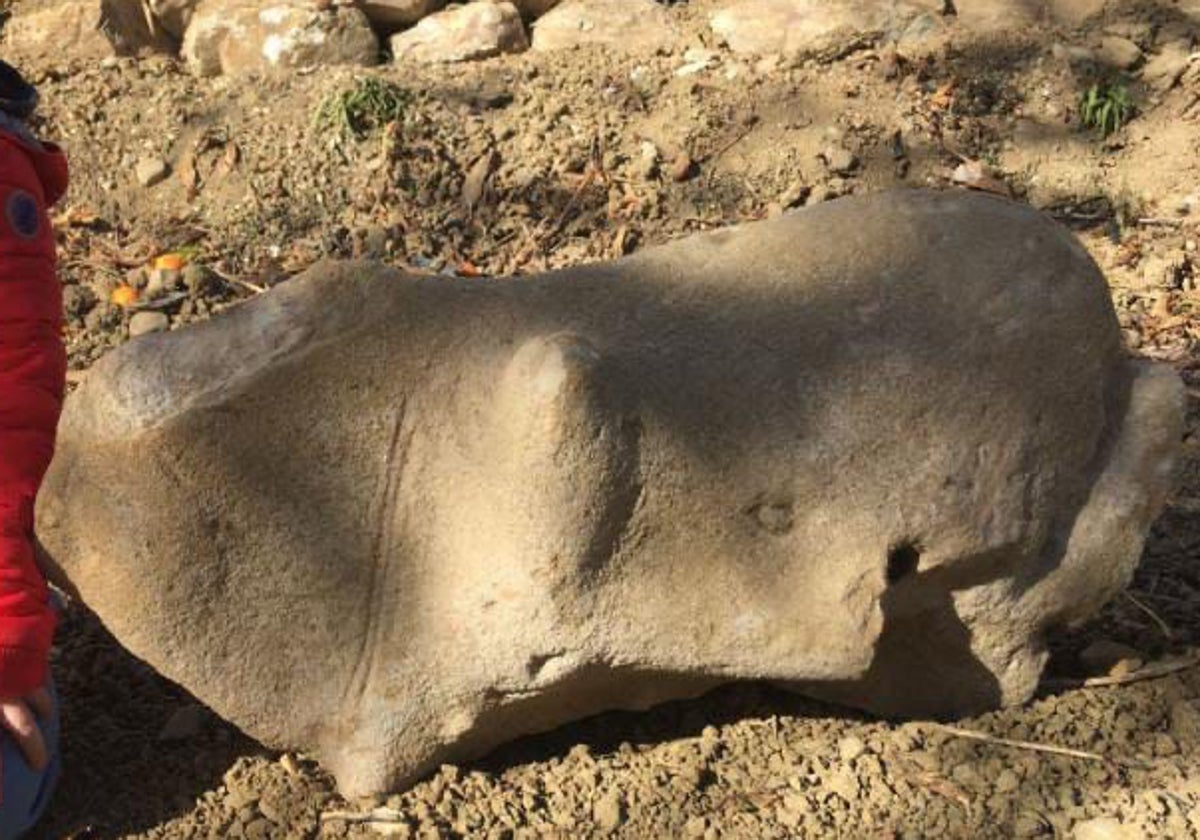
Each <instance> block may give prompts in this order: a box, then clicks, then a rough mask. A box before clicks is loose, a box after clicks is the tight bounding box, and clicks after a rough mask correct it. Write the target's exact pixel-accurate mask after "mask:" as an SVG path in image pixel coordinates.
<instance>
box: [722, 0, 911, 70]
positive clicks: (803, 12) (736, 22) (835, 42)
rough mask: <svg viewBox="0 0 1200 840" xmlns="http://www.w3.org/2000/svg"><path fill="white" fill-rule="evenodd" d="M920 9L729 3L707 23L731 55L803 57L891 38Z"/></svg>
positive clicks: (800, 1)
mask: <svg viewBox="0 0 1200 840" xmlns="http://www.w3.org/2000/svg"><path fill="white" fill-rule="evenodd" d="M920 11H921V9H920V8H919V7H917V6H915V5H912V4H909V3H905V2H894V0H838V2H832V3H831V2H829V0H733V2H731V3H728V4H726V5H725V6H724V7H722V8H720V9H719V10H717V11H716V12H714V13H713V15H712V17H711V18H710V22H711V25H712V29H713V32H714V33H716V35H717V36H718V37H719V38H721V39H722V40H723V41H724V42H725V43H727V44H728V45H729V48H730V49H732V50H733V51H734V52H737V53H749V54H754V55H767V54H773V53H775V54H782V55H793V56H807V55H816V54H819V53H823V52H827V51H830V50H838V49H841V48H843V47H845V46H847V45H848V44H850V43H853V42H854V41H855V40H856V39H859V38H863V37H867V36H874V35H879V34H891V35H893V36H896V35H898V34H899V33H901V32H902V31H903V30H904V28H905V26H906V25H907V24H908V23H909V22H911V21H912V20H913V19H914V18H915V17H916V16H917V15H918V14H919V13H920Z"/></svg>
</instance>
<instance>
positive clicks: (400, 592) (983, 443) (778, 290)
mask: <svg viewBox="0 0 1200 840" xmlns="http://www.w3.org/2000/svg"><path fill="white" fill-rule="evenodd" d="M1181 433H1182V396H1181V387H1180V383H1179V381H1178V378H1177V377H1176V375H1175V374H1174V373H1173V372H1172V371H1171V370H1170V368H1168V367H1166V366H1159V365H1155V364H1152V363H1148V362H1142V361H1132V360H1128V359H1127V358H1126V357H1125V356H1124V353H1123V350H1122V344H1121V337H1120V331H1119V327H1118V324H1117V320H1116V316H1115V314H1114V312H1113V308H1112V303H1111V299H1110V297H1109V293H1108V289H1107V286H1106V284H1105V282H1104V279H1103V277H1102V276H1101V274H1100V272H1099V271H1098V270H1097V268H1096V266H1095V265H1094V264H1093V263H1092V261H1091V260H1090V259H1089V258H1088V256H1087V254H1086V252H1085V251H1084V250H1083V249H1082V247H1081V246H1080V245H1079V244H1078V243H1077V242H1076V241H1075V239H1074V237H1073V236H1072V235H1071V234H1070V233H1069V232H1067V231H1065V230H1063V229H1061V228H1059V227H1058V226H1057V225H1055V224H1054V223H1053V222H1052V221H1050V220H1049V219H1047V218H1046V217H1044V216H1042V215H1041V214H1039V213H1037V212H1035V211H1033V210H1031V209H1029V208H1027V207H1024V206H1022V205H1018V204H1015V203H1009V202H1007V201H1004V200H1001V199H999V198H995V197H992V196H990V195H985V194H980V193H967V192H965V191H964V192H958V191H955V192H946V193H932V192H923V191H904V192H896V193H890V194H881V195H873V196H871V197H868V198H853V199H846V200H840V201H834V202H829V203H827V204H822V205H820V206H818V207H814V208H809V209H806V210H802V211H800V212H798V213H795V214H793V215H789V216H784V217H782V218H780V219H778V220H776V221H773V222H763V223H757V224H751V225H745V226H743V227H738V228H733V229H730V230H724V231H720V232H716V233H713V234H709V235H705V236H698V237H693V238H690V239H687V240H684V241H681V242H677V243H673V244H670V245H667V246H665V247H661V248H657V249H651V250H647V251H644V252H641V253H639V254H637V255H635V256H633V257H629V258H627V259H624V260H620V261H617V262H614V263H609V264H601V265H593V266H583V267H577V268H573V269H569V270H566V271H561V272H555V273H551V274H547V275H544V276H541V277H532V278H525V279H522V280H521V281H520V282H509V281H502V280H483V279H469V278H459V279H446V278H431V277H421V276H406V275H403V274H401V273H399V272H397V271H395V270H392V269H388V268H384V267H381V266H378V265H375V264H368V263H345V264H334V263H327V264H322V265H319V266H317V267H314V268H313V269H312V270H311V271H309V272H308V273H307V274H306V275H304V276H301V277H299V278H295V279H293V280H291V281H289V282H288V283H286V284H283V285H280V286H278V287H276V288H275V289H273V290H271V291H270V292H269V293H267V294H264V295H260V296H258V297H257V298H254V299H253V300H250V301H248V302H246V303H244V304H242V305H241V306H238V307H236V308H234V309H232V310H230V311H229V312H227V313H225V314H223V315H221V316H220V317H218V318H216V319H214V320H213V321H211V322H208V323H206V324H201V325H197V326H194V327H188V328H185V329H183V330H177V331H175V332H172V333H169V334H163V335H153V336H146V337H144V338H142V339H141V340H139V341H136V342H131V343H129V344H127V345H125V346H124V347H122V348H120V349H119V350H117V351H114V352H113V353H111V354H109V355H108V356H106V357H105V358H103V359H102V360H101V361H100V362H99V363H97V364H96V366H95V367H93V368H92V370H91V372H90V374H89V376H88V378H87V380H86V381H85V382H84V383H83V384H82V385H81V387H80V388H79V389H78V390H77V391H76V392H75V393H74V394H73V395H72V397H71V399H70V400H69V401H68V403H67V407H66V412H65V415H64V418H63V422H62V427H61V435H60V441H59V448H58V454H57V456H56V458H55V461H54V464H53V466H52V468H51V470H50V473H49V475H48V476H47V479H46V482H45V485H44V487H43V490H42V493H41V495H40V496H39V510H38V521H39V523H40V524H39V527H40V530H41V538H42V541H43V543H44V545H45V546H46V548H47V550H48V551H49V555H50V560H49V564H50V567H51V569H57V571H55V573H54V577H55V578H56V579H57V580H60V581H61V582H62V583H63V584H64V585H65V586H67V587H68V588H72V587H73V588H74V589H75V590H76V591H77V593H78V594H79V595H81V596H82V598H83V599H84V600H85V601H86V602H87V603H88V604H89V605H91V607H92V608H94V609H95V610H96V612H97V613H98V614H99V615H100V617H101V619H102V620H103V621H104V623H105V625H106V626H107V627H108V628H110V629H111V630H112V632H113V633H114V634H115V635H116V636H117V638H118V639H119V640H120V641H121V642H122V643H123V644H124V645H125V646H126V647H127V648H128V649H129V650H130V651H132V652H133V653H134V654H135V655H137V656H138V657H140V658H142V659H143V660H145V661H147V662H148V663H150V664H151V665H153V666H154V667H155V668H157V669H159V670H160V671H161V672H163V673H164V674H165V675H166V676H167V677H169V678H171V679H173V680H175V681H176V682H178V683H180V684H181V685H183V686H184V687H186V688H187V689H188V690H190V691H191V692H192V693H193V694H195V695H196V696H197V697H198V699H200V700H201V701H202V702H203V703H205V705H207V706H209V707H210V708H212V709H214V710H215V711H216V712H217V713H218V714H220V715H222V716H225V717H227V718H229V719H230V720H232V721H234V722H235V723H237V724H238V725H239V726H240V727H241V728H242V729H243V730H245V731H246V732H248V733H250V734H251V735H253V736H254V737H256V738H257V739H259V740H260V741H262V742H264V743H266V744H268V745H270V746H272V747H276V748H281V749H286V750H292V751H297V752H304V753H306V754H314V755H316V756H318V757H319V758H320V759H321V760H322V761H323V762H324V763H325V764H326V765H327V766H328V767H329V769H331V770H332V771H333V773H334V774H335V775H336V777H337V779H338V781H339V784H340V786H341V788H342V790H343V791H344V792H346V793H347V794H350V795H358V794H365V793H369V792H375V791H381V790H387V789H394V788H396V787H397V786H400V785H403V784H405V783H407V782H409V781H411V780H413V779H414V778H416V777H418V776H420V775H421V774H423V773H426V772H428V771H430V770H432V769H434V768H436V767H437V766H438V765H440V764H442V763H446V762H457V761H460V760H465V759H466V758H469V757H471V756H477V755H480V754H482V753H483V752H486V751H487V750H489V749H491V748H493V747H495V746H496V745H497V744H499V743H501V742H504V741H506V740H509V739H511V738H514V737H517V736H519V735H522V734H525V733H528V732H533V731H540V730H545V729H549V728H552V727H555V726H558V725H560V724H562V723H563V722H565V721H568V720H572V719H575V718H578V717H581V716H584V715H589V714H593V713H595V712H598V711H600V710H603V709H609V708H644V707H646V706H648V705H650V704H654V703H658V702H662V701H664V700H667V699H671V698H679V697H684V696H688V695H694V694H697V693H699V692H702V691H705V690H707V689H709V688H711V687H712V686H713V685H715V684H717V683H720V682H723V681H727V680H730V679H737V678H752V679H765V680H771V681H775V682H777V683H779V684H781V685H784V686H785V687H788V688H791V689H794V690H798V691H803V692H806V693H808V694H810V695H813V696H817V697H821V698H826V699H832V700H836V701H840V702H844V703H848V704H851V705H854V706H857V707H861V708H864V709H868V710H871V711H873V712H877V713H881V714H887V715H939V716H941V715H945V716H960V715H964V714H968V713H971V712H976V711H979V710H982V709H986V708H991V707H994V706H999V705H1005V704H1012V703H1020V702H1023V701H1024V700H1026V699H1027V698H1028V697H1029V696H1030V695H1031V694H1032V692H1033V691H1034V689H1035V687H1036V685H1037V683H1038V679H1039V675H1040V672H1041V669H1042V666H1043V664H1044V662H1045V658H1046V652H1045V651H1046V648H1045V645H1044V643H1043V639H1042V633H1043V628H1045V627H1047V626H1050V625H1057V624H1061V623H1064V622H1075V621H1079V620H1082V619H1083V618H1084V617H1086V616H1088V615H1089V614H1091V613H1092V612H1094V611H1095V610H1096V609H1098V608H1099V606H1100V605H1101V604H1102V603H1103V602H1104V601H1105V600H1106V599H1107V598H1109V597H1110V596H1111V595H1112V594H1114V593H1116V592H1118V591H1120V590H1121V588H1122V587H1123V586H1125V585H1126V583H1127V582H1128V580H1129V578H1130V575H1131V574H1132V570H1133V567H1134V565H1135V564H1136V562H1137V560H1138V557H1139V556H1140V552H1141V548H1142V544H1143V540H1144V537H1145V534H1146V531H1147V529H1148V527H1149V524H1150V522H1151V521H1152V520H1153V519H1154V517H1155V516H1156V514H1157V512H1158V510H1159V509H1160V506H1161V505H1162V503H1163V500H1164V497H1165V495H1166V493H1167V491H1168V488H1169V485H1170V477H1171V468H1172V460H1173V457H1174V454H1175V451H1176V448H1177V446H1178V442H1179V439H1180V436H1181ZM146 464H153V465H155V466H154V468H153V469H147V468H146ZM414 687H418V688H414ZM711 735H712V737H710V736H709V734H708V733H706V734H705V735H704V736H703V737H702V738H701V741H700V744H699V745H698V749H699V750H700V751H701V753H702V754H706V755H707V754H712V752H713V751H715V750H717V749H718V748H719V746H720V741H719V735H720V733H719V732H716V731H715V730H714V732H713V733H711ZM572 760H575V759H572ZM860 760H861V759H860ZM844 793H846V794H853V791H851V790H849V789H847V790H845V791H844Z"/></svg>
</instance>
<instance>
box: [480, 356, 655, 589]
mask: <svg viewBox="0 0 1200 840" xmlns="http://www.w3.org/2000/svg"><path fill="white" fill-rule="evenodd" d="M620 384H621V383H620V374H619V370H618V369H617V368H616V366H615V365H613V364H611V362H610V360H606V359H605V358H604V356H603V355H602V354H601V353H600V352H599V351H598V350H597V349H596V348H595V347H594V346H593V345H592V344H591V343H590V342H589V341H587V339H585V338H582V337H581V336H578V335H575V334H572V333H555V334H552V335H549V336H539V337H536V338H532V339H530V340H528V341H526V342H525V343H524V344H523V345H521V346H520V347H519V348H518V349H517V351H516V353H514V355H513V356H512V358H511V360H510V361H509V363H508V365H507V367H506V369H505V372H504V375H503V382H502V385H501V389H500V391H501V393H500V394H499V399H498V400H497V402H498V411H499V412H500V418H499V419H500V421H501V425H502V426H503V427H504V429H505V432H506V438H507V440H506V444H505V449H506V452H505V453H504V456H503V457H504V459H505V461H506V466H507V469H508V470H509V474H510V476H511V477H512V481H513V484H519V485H521V489H522V495H523V497H524V498H523V500H522V502H521V506H522V507H523V508H524V511H522V513H521V514H520V515H519V517H518V518H519V519H521V520H524V521H525V522H526V523H527V524H528V526H529V534H528V535H527V540H528V541H530V542H533V543H536V544H538V547H537V549H536V553H538V554H543V553H544V554H554V555H556V556H558V558H559V559H560V560H568V565H569V567H573V568H574V569H576V570H581V569H596V568H599V567H601V566H604V565H606V564H607V562H608V560H609V559H610V558H611V555H612V554H613V552H614V550H615V546H616V544H617V541H618V540H619V538H620V535H621V534H622V533H623V531H624V529H625V526H626V524H627V522H628V519H629V517H630V516H631V514H632V511H633V507H634V504H635V503H636V501H637V496H638V492H639V480H638V427H637V423H636V421H635V420H634V418H633V417H632V416H631V414H630V413H629V412H628V411H627V410H625V409H624V408H623V406H622V400H621V391H620Z"/></svg>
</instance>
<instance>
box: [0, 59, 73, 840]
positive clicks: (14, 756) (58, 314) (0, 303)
mask: <svg viewBox="0 0 1200 840" xmlns="http://www.w3.org/2000/svg"><path fill="white" fill-rule="evenodd" d="M36 103H37V94H36V92H35V91H34V90H33V89H32V88H31V87H30V86H29V85H28V84H26V83H25V81H24V80H23V79H22V78H21V76H20V74H18V73H17V72H16V71H15V70H14V69H13V68H12V67H10V66H9V65H7V64H5V63H4V62H0V762H2V764H0V840H9V838H14V837H17V836H19V835H20V834H21V833H23V832H24V831H25V830H27V829H28V828H29V827H30V826H31V825H32V824H33V822H34V821H36V819H37V818H38V817H39V816H40V815H41V812H42V811H43V810H44V808H45V805H46V801H47V800H48V798H49V793H50V791H51V790H52V788H53V785H54V782H55V780H56V777H57V771H58V758H57V735H58V733H57V728H58V720H57V711H56V709H55V708H54V702H53V700H52V696H51V689H50V684H49V674H48V668H47V659H48V656H49V651H50V642H51V639H52V637H53V635H54V626H55V613H54V609H53V607H52V605H51V602H50V593H49V591H48V587H47V585H46V580H45V577H44V576H43V574H42V572H41V570H40V569H39V567H38V564H37V560H36V557H35V554H34V543H33V508H34V499H35V497H36V496H37V491H38V487H39V485H40V484H41V481H42V476H43V475H44V474H45V472H46V468H47V467H48V466H49V464H50V456H51V455H52V454H53V451H54V436H55V429H56V427H57V425H58V415H59V411H60V409H61V407H62V399H63V390H64V383H65V377H66V356H65V353H64V350H63V344H62V292H61V289H60V287H59V284H58V280H57V278H56V276H55V253H54V252H55V248H54V233H53V231H52V230H51V227H50V222H49V219H48V217H47V214H46V211H47V208H48V207H50V206H51V205H52V204H54V203H55V202H56V201H57V200H58V199H59V198H60V197H61V196H62V194H63V192H64V191H65V190H66V187H67V164H66V158H65V157H64V156H63V154H62V152H61V151H60V150H59V149H58V148H57V147H55V146H53V145H51V144H48V143H41V142H39V141H38V140H37V139H35V138H34V137H33V135H32V134H31V133H30V132H29V130H28V129H27V128H26V126H25V122H24V121H25V119H26V118H27V117H28V116H29V115H30V114H31V113H32V111H33V109H34V107H35V106H36Z"/></svg>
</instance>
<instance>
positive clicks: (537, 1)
mask: <svg viewBox="0 0 1200 840" xmlns="http://www.w3.org/2000/svg"><path fill="white" fill-rule="evenodd" d="M558 4H559V0H513V5H514V6H516V7H517V11H519V12H520V13H521V17H523V18H525V19H526V20H532V19H533V18H536V17H541V16H542V15H544V14H546V12H548V11H550V10H551V9H553V8H554V7H555V6H557V5H558Z"/></svg>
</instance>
